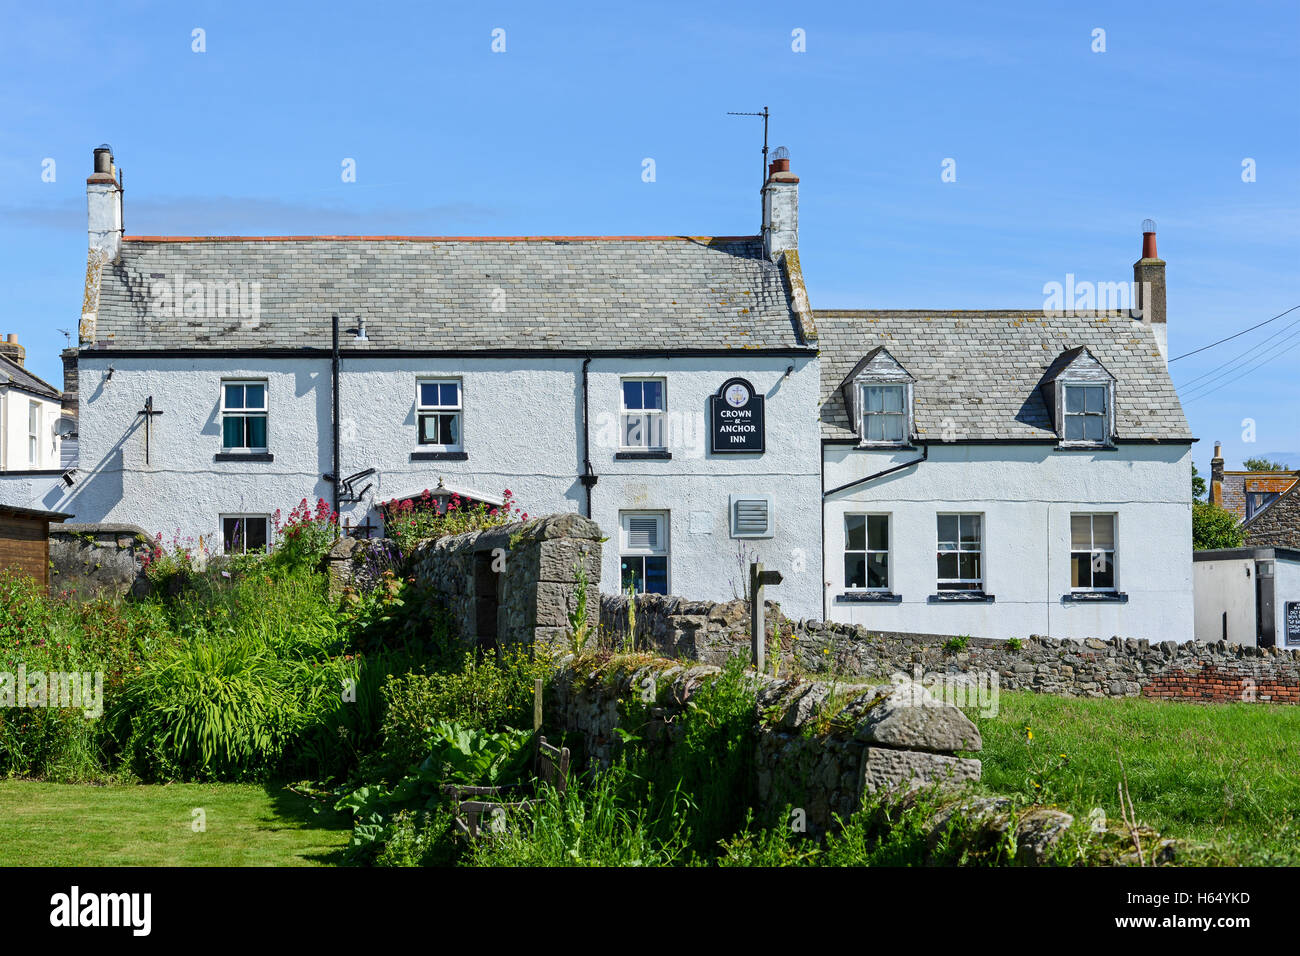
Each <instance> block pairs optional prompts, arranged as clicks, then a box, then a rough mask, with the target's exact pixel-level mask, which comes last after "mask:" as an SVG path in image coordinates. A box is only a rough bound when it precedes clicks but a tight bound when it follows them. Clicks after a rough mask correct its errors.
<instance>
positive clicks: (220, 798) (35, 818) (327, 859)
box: [0, 780, 351, 866]
mask: <svg viewBox="0 0 1300 956" xmlns="http://www.w3.org/2000/svg"><path fill="white" fill-rule="evenodd" d="M196 809H201V810H202V811H203V812H204V815H205V817H206V819H205V824H206V830H205V831H203V832H195V830H194V820H195V816H194V811H195V810H196ZM350 834H351V831H350V830H349V829H348V828H347V826H346V822H345V821H344V820H343V819H341V818H339V817H334V818H327V819H324V820H322V819H320V818H318V817H316V816H315V815H313V814H312V813H311V810H310V808H309V807H308V806H307V801H305V800H303V799H302V798H300V797H297V796H295V795H294V794H291V793H289V792H287V791H285V790H283V789H281V788H278V787H262V786H257V785H251V784H232V783H213V784H167V785H159V786H131V785H125V786H105V787H99V786H90V785H85V784H58V783H36V782H31V781H20V780H8V781H0V866H320V865H328V864H332V863H337V862H339V857H340V851H341V850H342V848H343V847H344V846H346V845H347V842H348V838H349V836H350Z"/></svg>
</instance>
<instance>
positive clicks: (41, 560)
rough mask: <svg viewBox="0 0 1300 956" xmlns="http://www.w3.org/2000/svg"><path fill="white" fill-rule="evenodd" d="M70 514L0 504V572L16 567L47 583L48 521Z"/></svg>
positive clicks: (48, 583) (60, 520) (45, 585)
mask: <svg viewBox="0 0 1300 956" xmlns="http://www.w3.org/2000/svg"><path fill="white" fill-rule="evenodd" d="M70 517H72V516H71V515H68V514H63V513H61V512H58V511H44V510H42V509H39V508H16V507H14V506H12V505H3V504H0V571H8V570H10V569H17V570H18V571H19V572H20V573H22V574H26V575H29V576H30V577H32V578H35V579H36V580H37V581H39V582H40V583H41V585H42V587H44V588H46V589H48V588H49V586H50V523H51V522H62V521H66V520H67V519H68V518H70Z"/></svg>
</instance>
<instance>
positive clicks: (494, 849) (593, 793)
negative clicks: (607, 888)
mask: <svg viewBox="0 0 1300 956" xmlns="http://www.w3.org/2000/svg"><path fill="white" fill-rule="evenodd" d="M638 782H639V781H637V780H636V779H635V777H634V776H633V775H632V771H630V770H629V769H628V768H627V767H626V766H623V765H620V764H615V765H614V766H613V767H611V768H610V769H608V770H606V771H604V772H602V773H599V774H596V775H595V776H594V777H591V778H587V779H583V780H574V781H571V782H570V785H569V786H568V788H567V789H566V790H565V792H564V793H562V794H561V793H559V792H558V791H556V790H554V789H552V788H550V787H543V788H541V793H540V796H539V798H538V799H537V800H534V801H533V802H532V804H531V805H530V806H529V807H528V808H526V809H524V810H521V811H516V812H514V813H510V814H507V816H506V818H505V820H504V829H503V831H502V832H500V833H494V834H492V836H491V838H487V839H478V840H475V841H473V843H472V844H471V845H470V846H469V847H468V848H467V850H466V860H465V862H466V864H467V865H470V866H671V865H673V864H676V863H681V862H684V861H685V860H686V859H687V851H688V846H687V834H686V822H685V821H686V817H687V813H688V812H689V806H688V804H687V801H686V800H685V798H684V796H683V794H682V792H681V791H680V790H674V791H672V792H671V793H669V794H668V797H667V799H666V800H664V801H663V802H662V804H661V806H660V807H659V808H658V810H657V811H651V810H650V809H649V807H648V806H647V805H645V804H642V803H639V802H637V801H636V800H635V799H632V798H630V797H629V794H631V793H633V792H634V791H635V790H636V784H637V783H638Z"/></svg>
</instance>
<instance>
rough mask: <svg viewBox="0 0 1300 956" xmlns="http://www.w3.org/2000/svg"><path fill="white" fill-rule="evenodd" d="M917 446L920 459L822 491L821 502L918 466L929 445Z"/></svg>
mask: <svg viewBox="0 0 1300 956" xmlns="http://www.w3.org/2000/svg"><path fill="white" fill-rule="evenodd" d="M917 444H921V445H922V450H921V457H920V458H913V459H912V460H911V461H905V462H903V463H902V464H901V465H894V466H893V467H892V468H886V469H885V470H884V471H878V472H876V473H875V474H874V475H867V477H865V478H855V479H853V481H850V482H847V483H845V484H842V485H840V486H839V487H837V488H832V489H831V490H830V491H823V492H822V501H823V502H825V501H826V499H827V498H829V497H830V496H831V495H833V494H835V493H836V492H840V491H845V490H847V489H849V488H856V487H858V486H859V485H865V484H866V483H867V482H869V481H875V480H876V479H877V478H884V477H885V476H886V475H892V474H893V473H894V472H896V471H902V470H903V469H904V468H911V467H912V466H913V465H919V464H920V463H921V462H923V461H925V460H926V459H928V458H929V457H930V444H929V442H925V443H921V442H918V443H917ZM822 459H823V461H825V455H823V456H822ZM824 469H825V466H824V465H823V473H824ZM824 512H825V509H823V515H822V527H823V529H824V528H825V522H826V517H825V513H824ZM823 537H825V535H823Z"/></svg>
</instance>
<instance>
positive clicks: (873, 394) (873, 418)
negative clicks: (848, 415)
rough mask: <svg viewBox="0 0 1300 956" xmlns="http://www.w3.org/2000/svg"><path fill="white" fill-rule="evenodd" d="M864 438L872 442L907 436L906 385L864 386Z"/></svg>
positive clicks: (889, 440) (899, 441) (891, 440)
mask: <svg viewBox="0 0 1300 956" xmlns="http://www.w3.org/2000/svg"><path fill="white" fill-rule="evenodd" d="M861 388H862V430H861V433H860V434H861V435H862V440H863V441H864V442H868V443H871V444H874V443H877V442H881V443H883V442H897V443H899V444H901V443H902V442H903V441H905V440H906V438H907V410H906V405H907V386H906V385H903V384H900V385H863V386H861Z"/></svg>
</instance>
